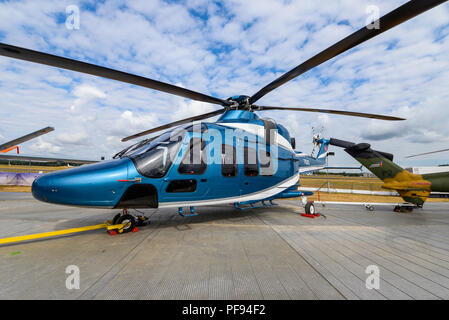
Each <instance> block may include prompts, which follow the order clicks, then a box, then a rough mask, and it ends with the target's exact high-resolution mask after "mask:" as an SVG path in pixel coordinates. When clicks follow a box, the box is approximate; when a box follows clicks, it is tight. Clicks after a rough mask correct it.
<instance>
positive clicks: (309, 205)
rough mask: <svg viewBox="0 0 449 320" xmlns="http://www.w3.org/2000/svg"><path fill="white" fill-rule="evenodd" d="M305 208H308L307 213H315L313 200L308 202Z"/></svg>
mask: <svg viewBox="0 0 449 320" xmlns="http://www.w3.org/2000/svg"><path fill="white" fill-rule="evenodd" d="M304 209H305V210H306V213H307V214H312V215H313V214H315V205H314V204H313V202H307V203H306V206H305V208H304Z"/></svg>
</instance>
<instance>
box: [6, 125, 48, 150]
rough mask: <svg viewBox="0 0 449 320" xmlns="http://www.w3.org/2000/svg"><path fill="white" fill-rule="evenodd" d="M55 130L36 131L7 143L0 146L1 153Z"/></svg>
mask: <svg viewBox="0 0 449 320" xmlns="http://www.w3.org/2000/svg"><path fill="white" fill-rule="evenodd" d="M53 130H55V128H53V127H46V128H43V129H40V130H37V131H34V132H32V133H29V134H27V135H24V136H23V137H20V138H17V139H14V140H11V141H8V142H5V143H3V144H1V145H0V151H2V150H5V149H8V148H11V147H14V146H16V145H18V144H20V143H23V142H25V141H28V140H31V139H34V138H36V137H39V136H41V135H43V134H46V133H49V132H52V131H53Z"/></svg>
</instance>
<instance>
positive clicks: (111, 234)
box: [108, 230, 117, 236]
mask: <svg viewBox="0 0 449 320" xmlns="http://www.w3.org/2000/svg"><path fill="white" fill-rule="evenodd" d="M108 233H109V235H110V236H115V235H117V231H115V230H108Z"/></svg>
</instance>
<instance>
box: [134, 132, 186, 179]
mask: <svg viewBox="0 0 449 320" xmlns="http://www.w3.org/2000/svg"><path fill="white" fill-rule="evenodd" d="M181 143H182V136H181V135H173V136H172V135H171V134H170V133H165V134H163V135H162V136H160V137H159V138H157V139H155V140H154V141H152V142H151V143H149V144H147V145H144V146H143V147H141V148H138V149H137V150H136V149H134V150H133V151H134V152H132V153H131V154H129V155H128V152H129V151H128V152H127V153H126V156H129V158H131V160H132V161H133V162H134V165H135V166H136V169H137V171H139V173H140V174H141V175H143V176H145V177H148V178H162V177H163V176H165V174H166V173H167V171H168V169H169V168H170V166H171V164H172V163H173V160H174V159H175V157H176V154H177V152H178V150H179V147H180V146H181ZM130 151H131V150H130Z"/></svg>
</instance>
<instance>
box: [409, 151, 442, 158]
mask: <svg viewBox="0 0 449 320" xmlns="http://www.w3.org/2000/svg"><path fill="white" fill-rule="evenodd" d="M445 151H449V149H443V150H438V151H432V152H426V153H420V154H414V155H412V156H407V157H406V158H413V157H419V156H425V155H428V154H432V153H439V152H445Z"/></svg>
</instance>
